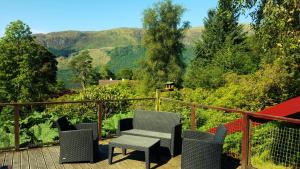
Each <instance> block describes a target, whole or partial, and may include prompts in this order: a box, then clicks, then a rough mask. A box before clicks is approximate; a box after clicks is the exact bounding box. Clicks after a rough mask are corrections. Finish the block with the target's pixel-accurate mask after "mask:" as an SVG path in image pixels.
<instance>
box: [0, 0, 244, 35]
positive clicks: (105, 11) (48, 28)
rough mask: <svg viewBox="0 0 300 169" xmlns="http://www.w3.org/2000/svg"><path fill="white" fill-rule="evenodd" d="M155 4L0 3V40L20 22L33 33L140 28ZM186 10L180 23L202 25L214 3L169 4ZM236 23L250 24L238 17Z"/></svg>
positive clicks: (102, 0)
mask: <svg viewBox="0 0 300 169" xmlns="http://www.w3.org/2000/svg"><path fill="white" fill-rule="evenodd" d="M155 2H158V0H1V1H0V6H1V10H0V36H2V35H3V33H4V31H5V27H6V26H7V25H8V24H9V23H10V22H11V21H14V20H17V19H20V20H22V21H23V22H25V23H26V24H28V25H29V26H30V27H31V29H32V32H34V33H46V32H54V31H64V30H81V31H95V30H106V29H111V28H118V27H139V28H140V27H142V17H143V11H144V9H146V8H148V7H151V6H152V5H153V3H155ZM173 2H174V3H177V4H180V5H182V6H183V7H185V8H186V12H185V13H184V15H183V20H184V21H190V23H191V26H201V25H203V24H202V23H203V19H204V17H206V14H207V10H208V9H210V8H214V7H216V5H217V0H173ZM240 22H242V23H247V22H250V17H242V18H241V19H240Z"/></svg>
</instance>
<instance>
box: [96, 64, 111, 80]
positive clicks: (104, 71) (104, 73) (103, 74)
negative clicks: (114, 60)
mask: <svg viewBox="0 0 300 169" xmlns="http://www.w3.org/2000/svg"><path fill="white" fill-rule="evenodd" d="M99 73H100V78H101V79H110V78H114V77H115V75H114V73H113V72H112V71H110V69H109V68H108V66H102V67H100V70H99Z"/></svg>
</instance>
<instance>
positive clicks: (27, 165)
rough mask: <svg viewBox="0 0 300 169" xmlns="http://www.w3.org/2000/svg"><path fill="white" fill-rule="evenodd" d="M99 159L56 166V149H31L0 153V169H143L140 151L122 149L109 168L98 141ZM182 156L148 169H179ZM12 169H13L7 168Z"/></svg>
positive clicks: (231, 167) (231, 165)
mask: <svg viewBox="0 0 300 169" xmlns="http://www.w3.org/2000/svg"><path fill="white" fill-rule="evenodd" d="M100 143H101V145H100V146H99V147H100V158H99V159H97V161H96V163H93V164H90V163H66V164H59V163H58V158H59V146H52V147H43V148H34V149H28V150H22V151H19V152H13V151H10V152H2V153H0V164H3V166H2V167H0V169H9V168H13V169H144V168H145V161H144V153H143V152H139V151H130V150H129V151H128V154H127V155H125V156H124V155H122V153H121V149H119V148H116V149H115V153H114V158H113V164H112V165H109V164H108V160H107V158H108V153H107V152H108V140H105V141H101V142H100ZM180 162H181V156H180V155H178V156H176V157H174V158H171V157H170V156H169V155H167V154H165V153H163V154H161V157H160V161H159V162H158V161H156V160H155V158H154V159H153V160H151V168H152V169H154V168H157V169H176V168H177V169H179V168H180V165H181V163H180ZM8 166H12V167H8ZM222 166H224V167H222V168H224V169H225V168H226V169H236V168H237V167H238V166H239V161H238V160H235V159H232V158H230V157H223V160H222Z"/></svg>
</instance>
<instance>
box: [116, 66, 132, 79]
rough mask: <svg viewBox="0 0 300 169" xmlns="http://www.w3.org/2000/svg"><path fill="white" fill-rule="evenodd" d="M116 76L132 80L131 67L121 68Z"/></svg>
mask: <svg viewBox="0 0 300 169" xmlns="http://www.w3.org/2000/svg"><path fill="white" fill-rule="evenodd" d="M117 78H118V79H128V80H132V78H133V71H132V70H131V69H129V68H124V69H121V70H119V72H118V73H117Z"/></svg>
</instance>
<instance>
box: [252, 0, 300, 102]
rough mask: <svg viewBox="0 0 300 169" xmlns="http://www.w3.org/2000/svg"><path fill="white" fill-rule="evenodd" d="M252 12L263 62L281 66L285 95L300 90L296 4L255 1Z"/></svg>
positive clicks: (298, 7) (291, 1)
mask: <svg viewBox="0 0 300 169" xmlns="http://www.w3.org/2000/svg"><path fill="white" fill-rule="evenodd" d="M259 2H260V4H259V5H258V9H257V10H256V13H254V15H253V16H254V19H255V25H254V27H255V30H256V32H255V33H256V36H257V38H258V40H259V41H260V42H262V43H261V45H260V46H261V48H260V51H261V53H262V55H263V63H264V64H265V63H271V64H277V65H278V66H280V67H281V69H284V70H285V71H286V72H287V73H288V76H287V77H286V82H287V83H286V87H287V88H286V89H287V90H289V91H288V93H289V95H290V96H289V97H294V96H299V94H300V89H299V85H300V80H299V79H300V64H299V63H300V41H299V38H300V32H299V30H300V26H299V16H300V4H299V2H297V1H295V0H282V1H277V0H276V1H271V0H266V1H259Z"/></svg>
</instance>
